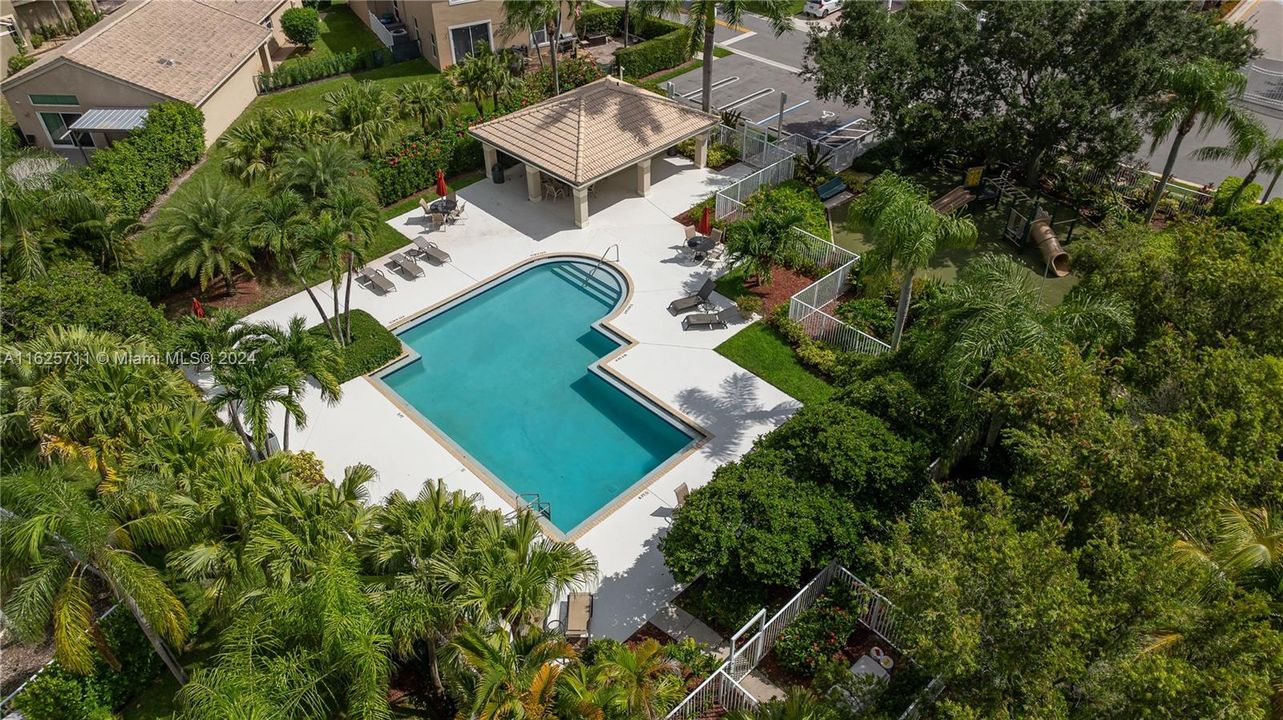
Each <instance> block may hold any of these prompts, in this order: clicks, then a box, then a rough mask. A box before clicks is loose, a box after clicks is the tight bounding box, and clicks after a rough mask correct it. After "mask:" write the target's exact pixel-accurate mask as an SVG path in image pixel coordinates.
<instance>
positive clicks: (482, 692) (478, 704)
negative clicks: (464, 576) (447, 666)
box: [454, 627, 575, 720]
mask: <svg viewBox="0 0 1283 720" xmlns="http://www.w3.org/2000/svg"><path fill="white" fill-rule="evenodd" d="M454 648H455V651H456V653H457V656H458V658H459V663H460V664H461V665H462V666H463V667H464V668H467V669H468V670H469V671H470V676H469V677H470V679H471V683H470V684H471V687H469V688H468V695H469V696H470V697H471V698H472V706H471V708H470V714H471V717H475V718H477V720H506V719H508V718H513V719H514V720H515V719H521V720H553V718H556V715H555V703H556V691H557V678H558V676H559V675H560V674H561V672H562V670H563V668H564V667H565V661H566V660H569V659H572V658H574V656H575V651H574V650H573V649H572V648H571V647H570V645H569V644H568V643H566V641H565V639H563V638H561V637H560V636H557V635H550V634H545V633H544V632H543V631H541V630H538V629H535V630H531V631H530V632H527V633H525V634H522V635H518V636H517V637H515V638H510V637H509V636H508V635H507V633H504V632H496V633H491V634H486V633H484V632H482V631H480V630H477V629H475V628H471V627H469V628H465V629H464V630H463V632H461V633H460V634H459V636H458V637H456V638H455V640H454Z"/></svg>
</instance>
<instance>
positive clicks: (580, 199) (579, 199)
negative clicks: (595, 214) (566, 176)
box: [574, 187, 588, 227]
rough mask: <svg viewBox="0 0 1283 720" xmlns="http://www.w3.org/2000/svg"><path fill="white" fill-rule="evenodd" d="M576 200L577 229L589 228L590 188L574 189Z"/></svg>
mask: <svg viewBox="0 0 1283 720" xmlns="http://www.w3.org/2000/svg"><path fill="white" fill-rule="evenodd" d="M574 200H575V227H587V226H588V188H586V187H577V188H575V189H574Z"/></svg>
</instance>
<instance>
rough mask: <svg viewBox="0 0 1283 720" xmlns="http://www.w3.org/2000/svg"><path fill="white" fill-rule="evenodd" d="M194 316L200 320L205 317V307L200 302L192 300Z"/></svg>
mask: <svg viewBox="0 0 1283 720" xmlns="http://www.w3.org/2000/svg"><path fill="white" fill-rule="evenodd" d="M192 314H193V315H195V316H196V317H198V318H203V317H205V306H204V305H201V304H200V300H197V299H196V298H192Z"/></svg>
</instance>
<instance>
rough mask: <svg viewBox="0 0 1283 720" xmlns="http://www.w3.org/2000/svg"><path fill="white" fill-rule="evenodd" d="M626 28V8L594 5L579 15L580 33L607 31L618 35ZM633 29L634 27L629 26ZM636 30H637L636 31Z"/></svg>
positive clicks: (588, 33) (609, 33) (608, 33)
mask: <svg viewBox="0 0 1283 720" xmlns="http://www.w3.org/2000/svg"><path fill="white" fill-rule="evenodd" d="M623 29H624V9H623V8H618V7H601V6H592V7H589V8H588V9H587V10H584V11H583V13H582V14H581V15H580V16H579V34H580V35H591V34H593V33H606V34H607V35H618V34H619V33H620V32H621V31H622V30H623ZM629 30H632V28H629ZM634 32H635V31H634Z"/></svg>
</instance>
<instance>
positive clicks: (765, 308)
mask: <svg viewBox="0 0 1283 720" xmlns="http://www.w3.org/2000/svg"><path fill="white" fill-rule="evenodd" d="M813 282H815V280H814V279H813V278H809V277H807V276H805V275H803V274H801V273H799V272H796V271H794V270H789V269H788V268H786V267H781V266H779V265H776V266H775V269H774V270H772V271H771V284H770V285H765V286H754V285H748V286H747V287H746V288H745V289H746V290H748V292H749V294H751V295H756V296H757V297H760V298H762V314H763V315H769V314H770V312H771V310H774V309H775V306H776V305H780V304H785V305H787V304H788V301H789V298H791V297H793V296H794V295H796V294H797V293H798V291H799V290H801V289H802V288H804V287H806V286H807V285H810V284H811V283H813Z"/></svg>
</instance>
